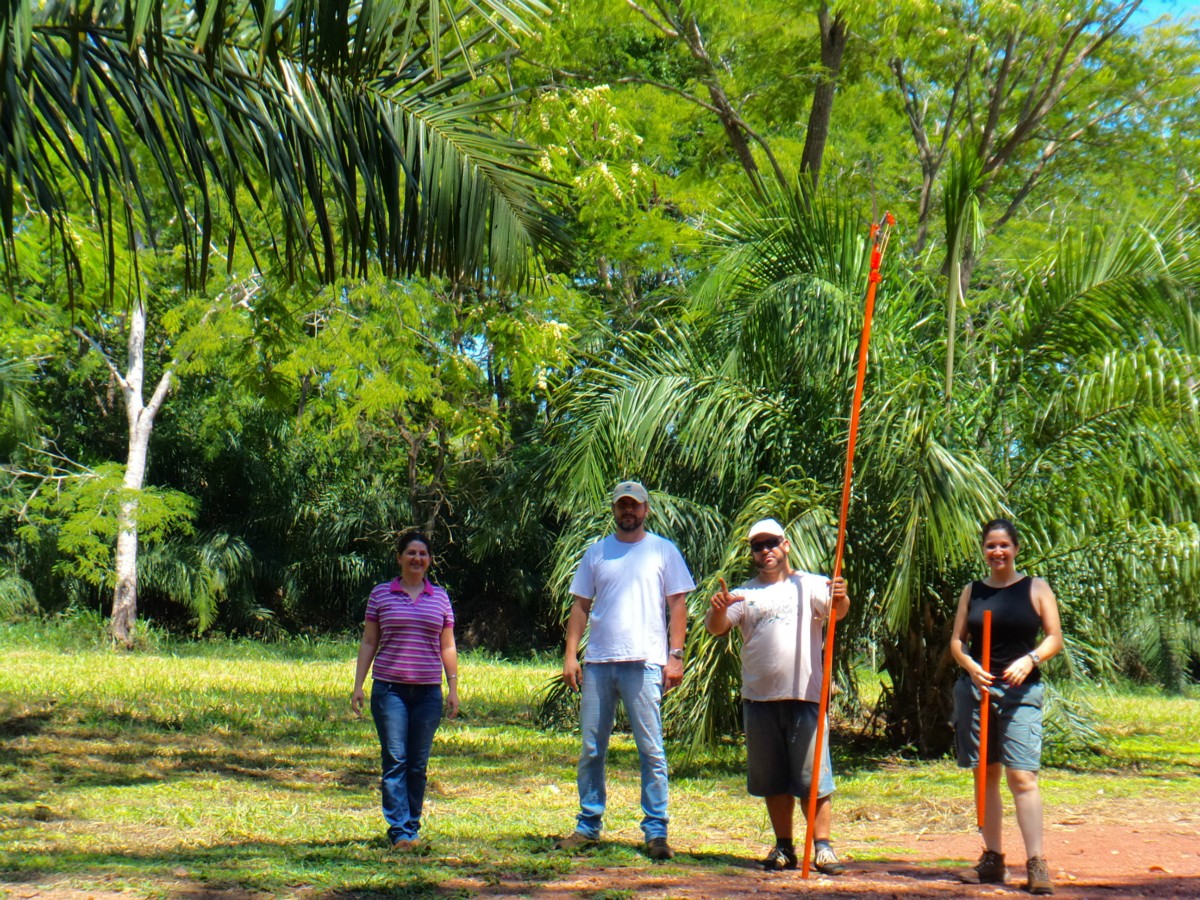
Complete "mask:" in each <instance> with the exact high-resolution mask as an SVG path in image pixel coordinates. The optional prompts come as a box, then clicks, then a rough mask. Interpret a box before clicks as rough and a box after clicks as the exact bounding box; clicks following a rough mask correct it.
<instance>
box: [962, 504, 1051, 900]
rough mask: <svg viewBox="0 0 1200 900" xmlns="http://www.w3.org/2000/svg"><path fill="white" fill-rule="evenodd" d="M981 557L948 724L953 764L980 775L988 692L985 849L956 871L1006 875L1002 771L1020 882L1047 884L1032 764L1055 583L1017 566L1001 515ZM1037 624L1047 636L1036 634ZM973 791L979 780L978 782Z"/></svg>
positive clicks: (967, 590) (1011, 533) (968, 876)
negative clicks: (987, 642) (982, 572)
mask: <svg viewBox="0 0 1200 900" xmlns="http://www.w3.org/2000/svg"><path fill="white" fill-rule="evenodd" d="M982 537H983V558H984V561H985V562H986V563H987V565H988V569H989V574H988V577H987V578H985V579H983V580H982V581H973V582H971V584H968V585H967V586H966V587H964V588H963V591H962V595H961V596H960V597H959V601H958V614H957V615H956V616H955V619H954V630H953V632H952V634H951V637H950V653H951V655H953V657H954V659H955V661H956V662H957V663H958V664H959V666H961V667H962V669H963V674H962V675H961V676H960V677H959V680H958V684H957V685H955V689H954V728H955V742H956V744H957V747H958V765H959V766H960V767H962V768H974V769H975V770H976V774H975V778H976V788H977V789H978V780H979V778H980V774H981V773H980V772H979V764H978V759H979V755H978V751H979V707H980V705H981V698H982V697H983V692H984V691H986V692H987V694H988V696H989V701H990V706H989V713H988V723H989V735H988V738H989V739H988V754H987V772H986V773H985V774H984V775H983V777H984V778H985V779H986V787H985V808H984V818H983V843H984V850H983V855H982V856H981V857H980V858H979V862H978V863H977V864H976V865H975V866H974V867H972V868H970V869H967V870H966V871H964V872H961V873H960V877H961V878H962V880H963V881H966V882H969V883H972V884H984V883H994V884H1002V883H1004V880H1005V878H1006V877H1007V875H1008V871H1007V869H1006V868H1005V865H1004V853H1003V851H1002V847H1001V841H1000V834H1001V826H1002V823H1003V819H1004V811H1003V810H1002V809H1001V806H1000V803H1001V797H1000V776H1001V774H1002V773H1006V774H1007V776H1008V787H1009V790H1010V791H1012V795H1013V805H1014V806H1015V808H1016V813H1017V825H1018V826H1019V827H1020V829H1021V838H1022V840H1023V841H1024V842H1025V852H1026V856H1027V857H1028V862H1027V863H1026V871H1027V876H1028V877H1027V880H1026V884H1025V888H1026V890H1028V891H1029V892H1030V893H1033V894H1052V893H1054V885H1053V883H1052V882H1051V880H1050V870H1049V867H1048V866H1047V864H1046V859H1045V857H1044V856H1043V855H1042V797H1041V793H1040V791H1039V790H1038V769H1039V767H1040V761H1041V749H1042V692H1043V688H1042V684H1041V679H1042V673H1041V668H1040V667H1041V665H1042V663H1044V662H1045V661H1046V660H1048V659H1049V658H1050V657H1052V656H1054V654H1056V653H1058V651H1059V650H1061V649H1062V625H1061V623H1060V622H1059V616H1058V603H1057V601H1056V600H1055V598H1054V592H1053V591H1052V590H1050V586H1049V585H1048V584H1046V582H1045V581H1043V580H1042V579H1041V578H1034V577H1031V576H1029V575H1023V574H1022V573H1020V572H1018V571H1017V552H1018V550H1019V549H1020V539H1019V538H1018V536H1017V529H1016V527H1015V526H1014V525H1013V524H1012V522H1009V521H1008V520H1007V519H995V520H993V521H991V522H988V523H987V525H985V526H984V527H983V535H982ZM985 612H991V614H992V633H991V656H990V659H989V665H988V668H987V670H985V669H984V668H983V666H982V664H981V661H982V659H983V620H984V613H985ZM1039 633H1041V634H1042V635H1043V636H1042V637H1041V639H1040V640H1039ZM976 796H978V790H977V791H976Z"/></svg>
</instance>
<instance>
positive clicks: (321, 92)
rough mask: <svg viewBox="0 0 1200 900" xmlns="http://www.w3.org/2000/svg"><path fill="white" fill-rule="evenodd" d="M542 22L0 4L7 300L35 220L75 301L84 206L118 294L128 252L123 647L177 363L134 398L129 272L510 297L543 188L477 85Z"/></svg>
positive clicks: (549, 232) (486, 90)
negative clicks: (489, 291)
mask: <svg viewBox="0 0 1200 900" xmlns="http://www.w3.org/2000/svg"><path fill="white" fill-rule="evenodd" d="M546 12H547V7H546V6H545V5H544V4H542V3H541V2H540V0H461V2H458V0H432V2H422V0H394V2H374V3H363V2H357V0H296V2H292V3H287V4H284V5H282V6H277V5H276V4H274V3H272V2H263V0H253V2H246V0H228V2H211V3H210V2H199V3H185V2H179V0H123V2H115V0H114V2H103V3H100V4H94V3H91V2H77V0H67V2H49V3H34V2H33V0H5V2H3V3H0V79H3V85H4V87H3V91H2V92H0V154H2V160H0V224H2V228H3V237H4V240H3V248H4V263H5V266H4V267H5V273H6V277H7V279H8V284H9V287H10V291H11V289H12V286H13V284H14V273H15V270H16V255H15V253H14V252H13V249H14V242H15V240H17V238H18V237H19V236H20V235H21V233H22V232H23V230H25V229H28V228H31V227H36V226H37V225H38V223H39V222H41V221H44V222H45V223H47V225H48V227H49V228H50V229H51V230H52V231H53V232H54V233H55V234H56V235H57V236H58V239H59V240H58V244H59V247H60V249H61V253H62V255H63V257H64V259H66V260H67V262H68V266H69V268H70V269H71V274H72V275H73V276H74V277H73V278H72V279H71V280H70V282H69V284H71V285H74V284H75V283H76V282H77V280H78V278H79V277H81V276H82V274H83V272H84V266H83V264H82V262H81V259H80V254H79V252H78V248H77V245H76V240H77V229H76V228H75V227H74V226H73V225H72V217H73V216H78V214H79V211H80V210H81V209H82V210H87V213H88V216H89V217H90V219H91V226H90V227H92V228H94V229H95V230H96V231H97V233H98V234H99V239H100V242H101V245H102V246H103V247H104V248H105V252H104V255H105V260H106V268H107V273H106V277H107V281H108V284H109V288H110V291H112V292H114V293H115V289H116V286H117V278H118V271H117V264H118V258H119V256H120V252H121V251H120V248H121V247H122V246H124V247H126V248H128V249H129V250H130V251H131V257H130V271H129V273H120V274H121V275H122V276H123V277H126V278H128V284H129V287H128V288H127V290H126V291H125V293H126V294H127V303H128V317H127V326H128V349H127V354H128V360H127V365H126V367H125V369H124V371H122V370H121V368H119V367H118V366H117V365H116V364H115V363H114V362H113V361H112V360H111V359H110V358H109V357H108V356H107V355H106V356H105V360H106V362H107V363H108V365H109V368H110V370H111V371H112V374H113V376H114V379H115V381H116V382H117V383H118V384H119V385H120V386H121V388H122V391H123V393H124V398H125V402H126V410H127V413H128V418H129V435H130V437H129V457H128V460H127V464H126V487H127V488H128V489H129V498H130V499H129V501H128V503H126V504H125V505H124V507H123V512H122V527H121V529H120V532H119V536H118V549H117V558H116V567H117V587H116V590H115V594H114V602H113V606H114V609H113V633H114V636H115V637H116V638H117V639H118V640H120V641H122V642H124V643H126V644H129V642H130V640H131V629H132V627H133V622H134V617H135V615H136V608H137V566H136V554H137V501H136V497H137V492H138V491H139V490H140V489H141V486H142V484H143V481H144V477H145V461H146V449H147V446H148V442H149V439H150V434H151V431H152V428H153V424H154V417H155V415H156V413H157V411H158V410H159V409H160V408H161V405H162V403H163V402H164V400H165V398H166V395H167V392H168V390H169V388H170V385H171V380H172V373H173V372H174V371H175V370H176V369H177V367H178V366H179V365H180V364H182V362H183V360H182V359H181V358H179V357H176V358H173V359H172V360H171V361H170V363H169V364H168V365H167V366H166V368H165V370H164V371H163V373H162V374H161V377H160V378H159V379H158V382H157V386H156V387H155V388H154V389H153V390H152V392H151V393H152V396H151V397H150V399H149V400H145V399H144V398H143V390H142V389H143V383H144V378H145V340H146V331H145V329H146V313H147V304H146V297H145V289H146V286H145V284H144V280H143V277H142V274H141V265H140V262H139V253H140V252H142V251H143V248H155V247H158V246H160V245H163V244H165V245H166V246H168V247H174V246H176V245H177V246H178V248H179V249H180V251H181V254H182V260H183V272H182V281H183V283H184V285H185V286H186V287H189V288H194V289H201V290H202V289H203V288H204V287H205V286H206V284H207V283H208V280H209V263H210V260H211V259H212V256H213V253H214V252H215V250H216V248H218V247H220V248H221V253H222V254H223V255H224V256H225V257H226V259H227V260H228V266H229V267H230V269H232V268H233V267H234V265H235V264H234V254H233V251H234V249H235V248H237V247H239V246H240V247H243V248H244V250H245V251H246V252H248V253H249V255H250V256H251V258H252V259H253V261H254V266H255V268H258V269H264V268H271V269H273V270H275V271H277V272H278V273H280V274H281V275H282V276H283V277H285V278H288V279H298V278H300V277H301V275H302V274H303V273H305V272H309V271H311V272H313V273H315V275H316V277H317V279H318V280H320V281H331V280H333V279H335V278H337V277H340V276H344V275H351V276H355V275H357V276H361V275H364V274H366V273H367V272H368V271H369V270H370V269H371V268H372V267H374V266H378V267H380V268H381V269H382V271H383V272H384V274H387V275H398V274H405V273H414V272H415V273H422V274H428V273H432V272H437V273H440V274H446V275H449V276H450V277H452V278H453V279H455V280H456V281H459V282H463V281H471V280H491V279H499V280H502V281H509V282H514V283H520V282H522V281H524V280H525V279H527V278H528V277H529V276H530V265H531V262H532V260H533V259H534V253H535V251H536V249H537V247H538V246H539V244H541V243H543V242H546V241H553V240H555V239H556V227H555V223H554V220H553V219H552V218H551V217H550V216H548V215H547V214H546V213H545V212H544V211H543V210H542V209H541V207H540V206H539V204H538V202H537V199H536V191H537V189H538V187H539V185H541V184H542V183H543V179H542V178H541V177H540V176H539V175H537V174H536V172H535V171H534V169H533V167H532V165H531V151H530V149H529V148H526V147H524V146H523V145H521V144H519V143H518V142H516V141H514V140H512V139H510V138H508V137H506V136H505V133H504V131H503V130H502V129H501V128H499V127H497V126H498V125H499V124H501V122H502V120H503V118H504V116H505V114H506V113H507V111H508V110H509V109H510V108H511V106H512V104H513V91H512V90H511V87H510V86H508V85H505V84H503V83H500V84H496V83H493V82H484V81H483V80H482V78H481V76H482V75H484V74H485V73H488V72H490V71H492V70H499V64H500V63H503V62H504V61H505V59H506V58H507V57H508V56H510V55H511V54H512V53H513V52H514V51H515V39H514V36H515V35H517V34H521V33H525V32H528V31H529V30H530V29H531V28H532V27H533V26H534V25H535V24H536V22H537V20H538V18H539V17H540V16H542V15H543V14H545V13H546ZM501 82H502V79H501ZM264 256H265V259H264V258H263V257H264ZM268 263H269V265H268ZM81 335H83V336H84V337H86V338H87V339H88V340H89V341H91V343H92V345H93V347H95V348H96V349H101V348H100V345H99V343H98V342H97V341H95V340H94V339H92V337H91V336H90V335H85V334H83V333H82V332H81Z"/></svg>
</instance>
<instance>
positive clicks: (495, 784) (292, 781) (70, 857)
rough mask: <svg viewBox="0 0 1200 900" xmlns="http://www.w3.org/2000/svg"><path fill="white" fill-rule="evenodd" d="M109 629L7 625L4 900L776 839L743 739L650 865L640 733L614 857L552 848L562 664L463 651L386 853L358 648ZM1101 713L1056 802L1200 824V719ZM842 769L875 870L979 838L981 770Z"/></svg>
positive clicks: (391, 880) (450, 886) (618, 749)
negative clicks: (541, 721) (935, 845)
mask: <svg viewBox="0 0 1200 900" xmlns="http://www.w3.org/2000/svg"><path fill="white" fill-rule="evenodd" d="M94 631H95V629H94V628H93V629H89V628H87V627H83V626H79V625H77V624H61V623H60V624H53V623H52V624H44V623H42V624H29V625H22V626H8V627H3V628H0V653H2V654H3V659H4V665H3V667H2V668H0V895H2V894H3V892H4V887H5V885H6V884H7V885H12V884H27V883H37V884H38V885H40V886H46V885H54V884H61V885H70V886H72V887H75V888H83V889H106V890H118V889H127V890H129V891H131V892H132V895H133V896H158V895H163V894H168V893H172V892H177V891H185V890H196V889H201V888H206V887H207V888H216V887H236V888H239V889H243V890H250V891H261V892H264V893H266V894H274V895H285V894H292V893H295V892H296V891H299V890H302V889H311V890H313V891H316V892H318V893H331V892H339V893H340V892H350V893H379V894H388V895H393V896H439V897H443V896H470V894H471V891H472V888H477V887H479V886H480V885H500V884H503V885H514V886H515V887H514V890H515V891H517V892H519V889H520V885H522V884H527V883H531V882H540V881H544V880H553V879H558V878H564V877H569V876H570V875H571V874H572V873H574V872H576V871H579V870H581V869H586V868H593V867H621V868H623V869H628V870H637V869H639V868H640V869H643V870H645V871H646V872H647V873H652V872H653V873H657V874H668V873H676V874H678V873H686V872H687V871H689V870H693V869H694V868H695V867H704V868H705V869H707V870H709V871H712V872H722V871H726V870H731V871H732V870H733V867H736V866H741V865H744V864H745V861H746V860H747V859H749V858H753V857H756V856H757V855H759V854H760V853H761V852H762V850H763V848H764V846H765V845H766V843H767V839H768V835H769V827H768V824H767V821H766V816H765V814H764V812H763V809H762V807H761V804H760V803H759V802H758V801H755V800H753V799H751V798H749V797H747V795H746V794H745V787H744V775H743V768H742V759H741V751H740V749H739V747H738V746H737V745H732V746H731V747H726V748H724V749H723V750H722V751H720V752H716V753H713V754H709V755H705V754H700V755H697V756H695V757H693V758H691V759H687V760H685V757H684V754H683V752H682V751H681V750H679V749H678V748H671V749H669V751H668V754H669V756H670V758H671V760H672V764H673V773H672V782H671V791H672V817H673V821H674V823H675V824H674V825H673V834H674V835H675V837H676V843H677V844H679V845H680V846H682V847H684V848H686V850H687V853H685V854H681V855H680V856H679V857H678V858H677V859H676V860H675V861H673V862H671V863H668V864H665V865H661V866H660V865H658V864H654V863H651V862H649V861H648V860H646V859H645V858H644V857H643V856H642V855H641V854H640V853H639V852H638V849H637V848H638V845H639V842H640V838H641V834H640V830H639V828H638V821H639V818H640V813H639V811H638V808H637V806H638V778H637V770H638V765H637V754H636V751H635V749H634V747H633V744H632V741H631V740H630V739H629V738H628V737H627V736H622V735H618V736H617V737H616V738H615V739H614V743H613V747H612V752H611V755H610V773H609V787H610V794H609V819H608V822H607V828H606V833H605V837H606V842H605V843H604V844H603V845H601V847H599V848H598V849H596V850H594V851H591V852H589V853H587V854H585V855H583V856H581V857H579V858H575V857H567V856H563V855H561V854H556V853H554V852H551V851H550V844H551V840H552V837H553V836H554V835H558V834H562V833H565V832H567V831H568V830H570V829H571V827H572V826H573V822H574V814H575V809H576V796H575V785H574V777H575V775H574V763H575V759H576V756H577V754H578V736H577V735H575V734H572V733H563V732H554V731H545V730H540V729H538V728H537V727H536V726H535V724H534V722H533V708H534V707H535V706H536V701H537V695H538V691H539V689H540V687H541V686H542V685H543V684H544V683H545V682H546V680H547V678H549V677H551V676H552V675H553V674H554V673H555V672H556V671H557V669H558V660H557V657H552V658H544V659H540V660H526V661H520V660H505V659H501V658H496V657H485V656H481V655H472V654H464V656H463V659H462V663H461V673H462V687H461V691H462V701H463V715H462V716H461V717H460V719H459V720H457V721H454V722H446V723H444V724H443V726H442V729H441V730H440V731H439V733H438V739H437V742H436V744H435V748H434V758H433V761H432V763H431V767H430V773H431V781H430V786H429V794H428V799H427V810H426V819H425V823H426V824H425V832H424V836H425V837H426V838H428V840H429V843H430V850H429V851H428V852H427V854H425V855H417V856H399V855H396V854H393V853H392V852H391V851H390V849H389V848H388V846H387V843H386V841H385V840H384V837H383V824H382V819H381V817H380V815H379V812H378V787H377V784H378V774H377V767H378V747H377V743H376V739H375V734H374V730H373V727H372V725H371V722H370V719H369V718H364V719H358V718H356V717H354V716H353V715H352V714H350V712H349V709H348V699H349V692H350V687H351V682H352V675H353V659H354V656H355V650H356V646H355V644H354V642H353V641H351V640H342V641H331V640H315V641H291V642H287V643H283V644H277V645H261V644H256V643H252V642H236V641H217V642H203V643H194V644H193V643H178V642H173V641H171V640H168V639H166V638H164V637H162V636H157V637H156V638H155V639H154V640H153V641H150V642H148V644H147V646H146V648H145V649H143V650H142V651H140V652H138V653H133V654H125V653H114V652H112V651H110V650H108V649H107V648H106V647H105V646H104V642H103V640H102V639H99V638H97V637H96V636H95V634H94ZM1093 703H1094V705H1095V707H1096V709H1097V711H1098V714H1099V717H1100V720H1101V723H1102V725H1103V729H1102V733H1103V734H1104V736H1105V738H1106V741H1108V742H1110V743H1111V746H1110V747H1109V749H1108V752H1107V753H1106V754H1105V755H1103V756H1099V757H1096V758H1095V760H1094V761H1092V762H1089V763H1088V764H1087V765H1080V766H1077V767H1074V768H1072V769H1071V770H1069V771H1068V770H1051V771H1049V772H1047V774H1046V777H1045V778H1044V784H1045V793H1046V802H1047V805H1048V807H1055V806H1057V807H1060V808H1067V809H1077V808H1078V809H1087V808H1089V807H1090V806H1096V805H1098V804H1100V803H1102V802H1103V801H1107V800H1111V799H1112V798H1114V797H1129V798H1141V799H1143V800H1150V801H1154V802H1160V803H1165V804H1171V805H1181V806H1187V805H1190V806H1191V807H1193V808H1194V806H1195V804H1196V802H1197V800H1198V799H1200V787H1198V786H1197V785H1198V784H1200V779H1197V778H1196V777H1195V776H1196V775H1197V773H1198V772H1200V747H1198V746H1197V744H1196V742H1195V740H1194V736H1195V735H1197V734H1200V712H1198V711H1197V709H1196V704H1195V701H1194V700H1188V699H1185V698H1165V697H1159V696H1155V695H1153V694H1148V693H1141V694H1137V695H1131V694H1128V693H1114V694H1105V695H1098V696H1095V697H1094V698H1093ZM835 743H836V740H835ZM839 750H840V748H839ZM838 772H839V793H838V799H837V802H836V806H835V817H836V821H837V830H838V836H839V838H840V839H841V840H842V841H846V842H851V843H852V845H853V847H854V853H855V855H856V856H858V858H860V859H863V858H872V857H874V858H883V857H887V856H889V855H892V856H894V855H895V854H896V853H897V852H901V850H900V849H898V848H900V846H901V845H902V843H903V840H902V839H901V838H898V837H897V835H902V834H904V833H906V831H905V829H906V828H911V830H912V831H914V832H915V831H916V830H919V829H922V828H934V829H938V828H940V829H943V830H954V829H963V830H966V829H968V828H969V827H970V820H971V818H972V812H971V805H970V804H971V792H970V783H969V781H970V776H969V773H966V772H962V771H959V770H958V769H957V768H955V767H954V765H953V764H952V763H951V762H949V761H937V762H916V761H911V760H904V759H895V758H886V759H874V758H865V757H846V756H845V755H844V753H842V754H841V755H839V760H838ZM880 835H886V838H885V839H881V838H880ZM584 893H585V894H586V893H587V892H586V891H585V892H584ZM589 896H597V897H598V896H606V897H608V896H611V897H616V896H624V894H622V893H621V892H620V891H617V892H615V893H614V892H612V891H609V892H607V893H605V892H601V893H599V894H596V893H594V891H593V893H591V894H589Z"/></svg>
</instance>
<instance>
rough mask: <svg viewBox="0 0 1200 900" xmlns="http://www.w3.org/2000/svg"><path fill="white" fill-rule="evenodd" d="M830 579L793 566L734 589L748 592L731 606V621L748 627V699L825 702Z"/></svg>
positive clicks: (744, 665) (745, 638) (744, 694)
mask: <svg viewBox="0 0 1200 900" xmlns="http://www.w3.org/2000/svg"><path fill="white" fill-rule="evenodd" d="M827 582H828V579H827V578H826V577H825V576H824V575H812V574H810V573H808V572H793V573H792V574H791V575H789V576H788V577H787V578H785V579H784V580H783V581H780V582H777V583H775V584H762V583H761V582H760V581H759V580H758V579H757V578H755V579H752V580H750V581H747V582H746V583H745V584H743V585H742V586H741V587H739V588H737V589H736V590H735V591H733V593H734V594H741V595H742V596H743V597H745V598H746V599H745V600H744V601H743V602H741V603H735V604H733V606H731V607H729V611H728V615H729V621H730V622H732V623H733V624H734V625H736V626H737V627H738V628H740V629H742V697H744V698H745V699H746V700H809V701H812V702H813V703H817V702H820V699H821V642H822V637H823V621H824V618H825V616H826V615H828V612H829V585H828V583H827Z"/></svg>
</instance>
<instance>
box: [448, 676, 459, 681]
mask: <svg viewBox="0 0 1200 900" xmlns="http://www.w3.org/2000/svg"><path fill="white" fill-rule="evenodd" d="M446 680H447V681H458V676H457V675H447V676H446Z"/></svg>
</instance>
